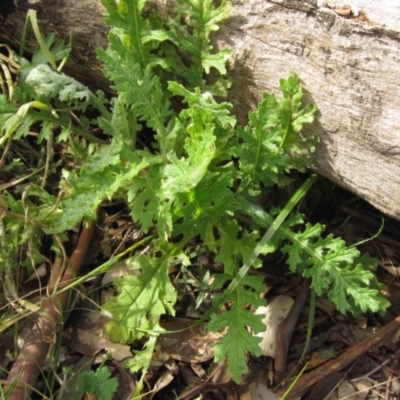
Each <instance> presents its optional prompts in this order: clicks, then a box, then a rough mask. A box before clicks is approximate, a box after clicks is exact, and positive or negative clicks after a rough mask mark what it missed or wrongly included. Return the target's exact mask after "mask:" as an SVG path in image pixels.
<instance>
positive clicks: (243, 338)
mask: <svg viewBox="0 0 400 400" xmlns="http://www.w3.org/2000/svg"><path fill="white" fill-rule="evenodd" d="M229 278H230V277H228V276H226V275H225V276H224V275H216V281H215V284H214V289H219V288H222V286H223V285H224V284H225V282H226V281H227V280H228V279H229ZM263 290H264V285H263V282H262V281H261V280H260V279H259V278H258V277H257V276H246V277H244V278H243V279H242V281H241V285H240V287H239V286H237V287H236V289H235V290H234V292H233V293H232V294H231V296H230V298H229V301H231V302H232V308H231V309H230V310H228V311H225V312H223V313H222V314H213V315H212V317H211V320H210V322H209V323H208V324H207V329H208V330H211V331H218V330H220V329H223V328H226V327H227V328H228V331H227V333H226V334H225V335H224V336H223V337H222V339H221V340H220V341H219V342H218V343H217V344H216V346H215V359H216V361H220V360H222V359H223V358H224V357H227V365H228V370H229V371H230V372H231V373H232V376H233V380H234V381H235V382H236V383H238V384H239V383H240V381H241V378H242V374H243V373H244V372H246V370H247V356H246V352H250V353H251V354H253V355H256V356H257V355H260V353H261V349H260V347H259V345H258V344H259V342H260V341H261V339H260V338H259V337H256V336H254V335H253V333H258V332H262V331H264V330H265V325H264V324H263V323H262V316H261V315H255V314H254V308H257V307H259V306H262V305H265V300H263V299H261V298H260V293H261V292H262V291H263ZM214 301H216V302H218V296H217V297H216V298H215V300H214ZM249 306H251V307H254V308H253V309H252V308H250V309H248V308H246V307H249Z"/></svg>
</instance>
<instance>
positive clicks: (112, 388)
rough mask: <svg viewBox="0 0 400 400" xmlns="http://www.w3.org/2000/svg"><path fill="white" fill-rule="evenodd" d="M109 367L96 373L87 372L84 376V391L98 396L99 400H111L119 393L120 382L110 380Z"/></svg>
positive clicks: (102, 368) (99, 369)
mask: <svg viewBox="0 0 400 400" xmlns="http://www.w3.org/2000/svg"><path fill="white" fill-rule="evenodd" d="M110 376H111V373H110V371H109V370H108V368H107V367H100V368H98V369H97V370H96V372H94V371H85V372H84V373H83V376H82V383H83V389H84V390H85V391H86V392H87V393H90V394H96V397H97V399H98V400H111V399H112V397H113V394H114V393H115V392H116V391H117V388H118V382H117V380H116V379H115V378H110Z"/></svg>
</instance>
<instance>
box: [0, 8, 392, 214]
mask: <svg viewBox="0 0 400 400" xmlns="http://www.w3.org/2000/svg"><path fill="white" fill-rule="evenodd" d="M351 3H352V8H351V9H349V8H346V7H343V6H342V5H343V3H341V2H339V1H337V0H328V1H326V2H325V1H320V0H318V1H317V0H303V1H299V0H270V1H267V0H251V1H249V0H233V8H232V11H231V16H230V18H229V19H228V20H227V21H226V22H225V23H224V24H223V26H222V27H221V30H220V31H219V32H218V34H217V35H216V39H215V40H216V45H217V46H218V47H226V46H228V47H230V48H231V50H232V53H233V58H232V62H231V66H230V67H231V68H230V77H231V79H232V80H233V82H234V85H233V88H232V91H231V97H230V101H231V102H233V103H234V105H235V109H236V112H237V113H238V115H239V118H240V119H241V120H242V121H243V120H245V119H246V116H247V113H248V111H249V110H250V109H252V108H254V107H255V106H256V104H257V101H258V100H259V99H260V98H261V94H262V92H263V91H272V92H277V89H278V86H279V79H280V78H282V77H287V75H288V74H289V72H290V71H292V70H293V71H295V72H296V73H297V74H298V75H299V76H300V78H301V80H302V82H303V85H304V89H305V92H306V97H307V100H308V101H313V102H314V103H315V104H316V105H317V107H318V110H319V112H318V121H317V122H316V123H315V124H314V125H313V126H312V127H311V128H309V129H311V130H312V131H313V132H316V133H318V134H319V135H320V137H321V143H320V144H319V146H318V149H317V163H316V170H317V171H318V172H319V173H321V174H322V175H324V176H326V177H328V178H329V179H331V180H332V181H334V182H336V183H338V184H339V185H341V186H343V187H345V188H347V189H349V190H350V191H352V192H353V193H355V194H357V195H359V196H360V197H362V198H364V199H365V200H367V201H368V202H370V203H371V204H372V205H374V206H375V207H377V208H378V209H380V210H381V211H383V212H384V213H386V214H387V215H389V216H392V217H395V218H397V219H400V202H399V201H398V199H399V198H400V96H399V84H398V80H399V79H398V76H399V65H400V64H399V61H400V17H399V16H400V5H397V4H395V2H393V1H392V0H380V1H376V0H354V1H352V2H351ZM169 4H170V1H169V0H157V5H158V6H159V7H160V9H162V10H166V9H168V6H169ZM29 6H30V7H33V8H36V9H37V10H38V16H39V20H40V25H41V29H42V30H43V32H46V33H48V32H55V33H56V35H57V37H60V38H65V39H68V35H69V33H73V35H74V51H73V54H72V57H71V59H70V62H69V63H68V67H67V69H66V72H68V73H70V74H72V75H73V76H74V77H75V78H77V79H79V80H81V81H82V82H83V83H86V84H89V86H91V87H92V88H101V89H103V90H107V88H108V83H107V81H106V80H105V79H104V77H103V76H102V74H101V66H100V64H99V63H98V62H97V60H96V56H95V48H96V47H102V48H104V47H106V45H107V28H106V27H105V26H104V25H103V22H102V19H103V17H102V12H103V11H102V7H101V5H100V4H99V2H98V1H97V0H79V1H71V0H56V1H54V0H41V1H36V2H35V4H29V2H28V1H26V0H24V1H23V0H20V2H19V10H18V12H16V13H14V14H12V15H11V16H10V17H9V18H8V19H7V20H6V21H5V22H3V23H1V21H0V42H3V43H12V44H13V45H14V46H16V47H17V46H18V40H19V38H20V37H21V33H22V27H23V23H24V19H25V13H26V9H27V8H28V7H29Z"/></svg>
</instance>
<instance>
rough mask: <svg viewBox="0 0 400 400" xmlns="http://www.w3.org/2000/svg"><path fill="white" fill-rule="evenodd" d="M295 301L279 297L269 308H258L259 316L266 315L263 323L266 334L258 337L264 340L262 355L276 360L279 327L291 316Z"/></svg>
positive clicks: (261, 345)
mask: <svg viewBox="0 0 400 400" xmlns="http://www.w3.org/2000/svg"><path fill="white" fill-rule="evenodd" d="M293 303H294V301H293V299H292V298H291V297H290V296H286V295H282V294H281V295H279V296H277V297H275V298H274V299H273V300H272V301H271V302H270V303H269V304H268V306H266V307H264V306H262V307H258V308H257V310H256V312H255V313H256V314H257V315H264V318H263V320H262V321H263V323H264V325H265V326H266V330H265V332H261V333H258V334H257V336H258V337H261V338H262V341H261V342H260V347H261V354H262V355H263V356H268V357H272V358H275V353H276V335H277V332H278V326H279V325H280V323H281V322H282V321H283V320H284V319H285V318H286V316H287V315H288V314H289V311H290V309H291V308H292V305H293Z"/></svg>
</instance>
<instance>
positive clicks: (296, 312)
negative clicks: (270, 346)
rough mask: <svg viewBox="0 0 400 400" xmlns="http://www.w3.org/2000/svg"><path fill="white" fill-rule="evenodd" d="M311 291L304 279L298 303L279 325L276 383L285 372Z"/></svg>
mask: <svg viewBox="0 0 400 400" xmlns="http://www.w3.org/2000/svg"><path fill="white" fill-rule="evenodd" d="M309 289H310V281H309V280H308V279H304V280H303V282H302V284H301V288H300V293H299V295H298V296H297V299H296V301H295V302H294V303H293V306H292V308H291V309H290V311H289V314H288V315H287V317H286V318H285V319H284V320H283V322H282V323H281V324H279V327H278V332H277V336H276V356H275V365H274V366H275V373H274V381H275V382H277V381H279V380H280V379H281V378H282V376H283V373H284V372H285V369H286V361H287V355H288V352H289V345H290V341H291V340H292V336H293V332H294V330H295V328H296V325H297V321H298V320H299V317H300V314H301V311H302V310H303V307H304V304H305V302H306V300H307V297H308V292H309Z"/></svg>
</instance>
